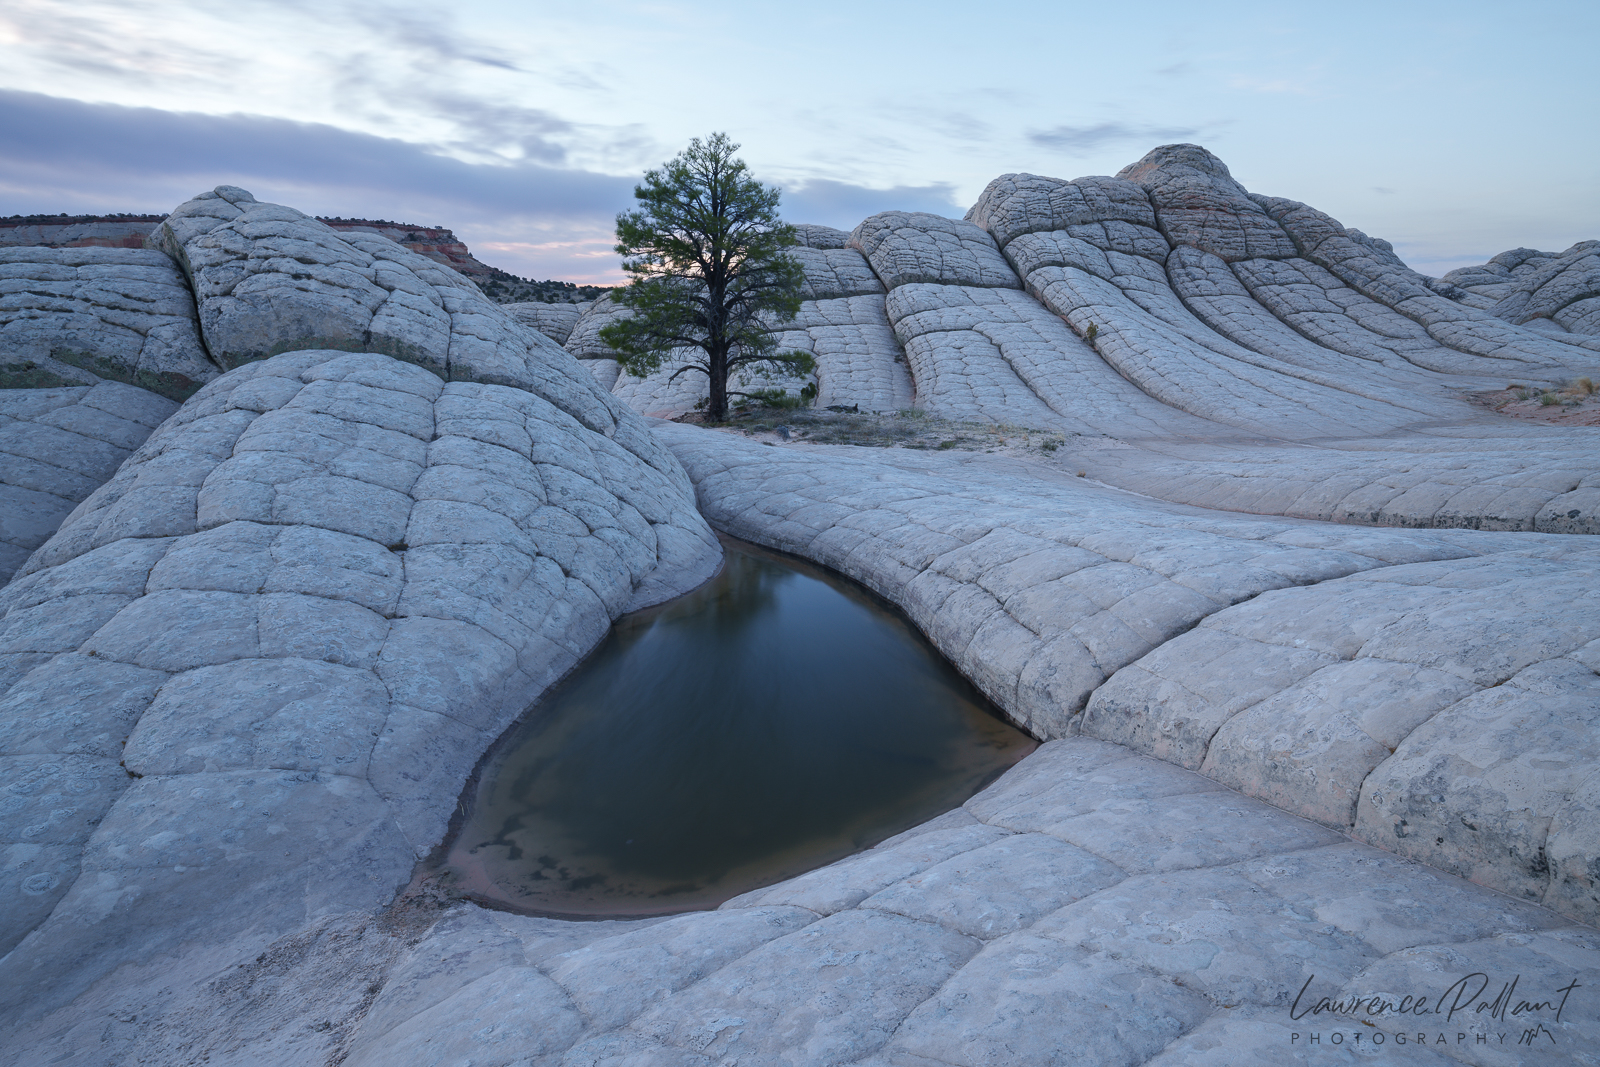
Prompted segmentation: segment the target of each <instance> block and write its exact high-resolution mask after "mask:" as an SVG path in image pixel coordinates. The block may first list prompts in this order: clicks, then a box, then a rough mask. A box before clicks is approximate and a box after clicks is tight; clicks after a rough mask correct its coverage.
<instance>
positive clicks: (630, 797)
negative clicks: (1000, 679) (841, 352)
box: [441, 539, 1035, 918]
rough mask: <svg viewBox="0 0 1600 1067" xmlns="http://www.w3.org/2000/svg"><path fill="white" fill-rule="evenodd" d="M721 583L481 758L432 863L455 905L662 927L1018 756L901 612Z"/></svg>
mask: <svg viewBox="0 0 1600 1067" xmlns="http://www.w3.org/2000/svg"><path fill="white" fill-rule="evenodd" d="M723 548H724V550H725V551H726V553H727V561H726V564H725V565H724V567H723V570H722V573H721V574H720V575H719V576H718V577H717V578H715V579H713V580H712V581H710V582H708V583H706V584H705V585H703V586H701V587H700V588H699V589H696V590H695V591H694V592H692V593H689V594H687V595H686V596H682V597H679V598H678V599H676V600H672V601H670V602H668V603H666V604H663V605H661V606H659V607H656V608H651V609H648V610H646V611H641V612H636V613H634V614H632V615H628V616H625V617H623V618H622V619H619V620H618V621H617V624H616V626H615V628H614V629H613V630H612V632H611V634H610V636H608V637H607V638H606V639H605V640H604V641H603V642H602V643H601V645H600V646H599V647H598V648H597V649H596V650H595V652H594V653H593V654H592V655H591V656H590V657H589V658H588V659H586V660H585V661H584V662H583V663H582V664H580V665H579V667H578V668H577V669H576V670H575V671H574V672H573V673H572V674H571V675H569V676H568V677H567V678H566V679H565V680H564V681H563V682H562V683H561V684H560V685H558V686H556V687H554V688H552V689H551V690H550V691H549V692H548V693H547V694H546V695H545V696H544V698H543V699H541V700H540V701H539V703H538V704H536V705H534V707H533V708H531V709H530V710H529V713H528V715H527V716H526V717H525V718H524V720H523V721H522V722H520V723H519V724H518V725H516V726H513V727H512V728H511V729H510V730H509V731H507V733H506V735H505V736H504V737H503V738H501V740H500V741H499V742H498V743H497V744H496V745H495V747H494V748H493V749H492V750H491V751H490V753H489V754H488V755H487V756H486V757H485V760H484V762H483V764H482V765H481V766H480V769H479V772H478V774H477V775H476V776H475V778H474V780H473V781H472V782H470V783H469V784H468V786H467V790H466V793H465V794H464V796H463V798H462V802H463V803H462V810H463V811H464V813H465V814H464V816H462V817H461V819H460V822H459V825H458V827H457V828H456V830H455V832H454V834H453V836H452V838H451V840H450V842H449V843H448V844H447V848H446V852H445V855H444V859H443V870H442V872H441V874H442V875H443V879H444V881H445V882H446V884H448V885H449V886H450V887H451V888H452V889H453V890H454V891H455V892H456V893H458V894H461V895H464V896H468V897H472V898H475V899H478V900H481V901H484V902H486V903H492V904H498V905H500V906H503V907H510V908H514V909H516V910H518V911H523V912H531V913H535V914H542V915H559V916H566V917H586V918H600V917H606V918H615V917H620V916H646V915H664V914H670V913H673V912H679V911H688V910H692V909H697V908H710V907H715V906H716V905H717V904H720V903H721V902H722V901H724V900H727V899H728V898H729V897H732V896H736V895H737V894H739V893H743V892H746V891H748V890H751V889H756V888H759V887H761V886H764V885H770V884H771V883H773V882H777V881H780V880H782V879H784V878H787V877H790V876H792V875H795V874H799V873H801V872H803V871H807V870H810V869H812V868H814V867H819V866H822V865H823V864H826V863H830V862H832V861H833V860H836V859H839V858H841V857H843V856H847V855H849V854H850V853H852V852H856V851H859V850H860V849H863V848H867V847H870V846H871V845H873V844H876V843H877V842H879V841H881V840H883V839H884V838H886V837H890V836H892V835H894V834H896V833H899V832H900V831H902V830H905V829H909V828H910V827H912V826H915V825H917V824H918V823H920V822H923V821H924V820H926V819H929V818H931V817H933V816H935V815H938V814H940V813H942V812H945V811H948V810H950V809H951V808H953V807H956V806H958V805H960V804H961V803H962V802H963V801H965V800H966V799H967V798H968V797H970V796H971V795H972V794H973V793H975V792H977V791H978V790H979V789H981V788H982V787H983V786H984V785H986V784H988V783H989V782H990V781H992V780H993V779H995V778H996V777H998V776H999V775H1000V774H1001V773H1002V772H1003V771H1005V770H1006V769H1007V768H1008V767H1010V766H1011V765H1012V764H1013V763H1015V762H1016V761H1017V760H1019V759H1021V758H1022V757H1023V756H1025V755H1027V754H1028V753H1029V752H1031V751H1032V750H1033V748H1034V747H1035V742H1034V741H1033V740H1032V739H1030V738H1029V737H1028V736H1027V735H1026V734H1023V733H1021V732H1020V731H1018V730H1016V729H1015V728H1013V727H1011V726H1010V725H1008V724H1006V723H1005V722H1003V721H1001V719H1000V718H999V717H998V716H997V715H996V713H995V711H994V709H993V708H992V706H991V705H990V704H989V702H988V701H987V700H986V699H985V698H984V697H983V696H982V694H980V693H979V692H978V691H977V690H975V689H974V688H973V687H972V686H971V685H970V684H969V683H968V682H967V681H966V680H965V679H964V678H962V677H961V675H960V674H958V673H957V672H956V671H955V670H954V668H952V667H951V666H950V664H949V663H947V662H946V661H945V660H944V659H943V658H941V657H940V656H939V654H938V653H937V652H936V651H934V649H933V647H932V646H931V645H929V644H928V642H927V641H926V640H925V639H924V638H923V637H922V635H921V634H919V633H918V632H917V631H916V630H915V629H914V628H913V627H912V626H911V625H910V624H909V623H908V622H907V621H906V620H905V618H904V617H903V616H901V615H900V614H899V612H897V611H896V610H895V609H894V608H892V607H890V606H889V605H887V604H886V603H885V602H884V601H882V600H880V599H879V598H878V597H876V596H874V595H873V594H871V593H870V592H868V591H866V590H865V589H863V588H862V587H861V586H858V585H856V584H855V583H854V582H851V581H850V580H849V579H846V578H842V577H840V576H839V575H837V574H834V573H833V572H831V571H828V570H825V569H823V568H821V567H817V566H814V565H812V564H809V563H806V562H804V561H802V560H798V559H795V558H793V557H790V556H785V555H781V554H779V553H775V552H769V551H767V550H766V549H763V548H759V547H757V546H755V545H751V544H747V543H745V542H740V541H734V540H732V539H724V541H723Z"/></svg>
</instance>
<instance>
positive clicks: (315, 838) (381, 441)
mask: <svg viewBox="0 0 1600 1067" xmlns="http://www.w3.org/2000/svg"><path fill="white" fill-rule="evenodd" d="M580 373H581V372H580ZM629 421H634V420H633V417H632V416H629ZM619 436H621V435H619ZM663 455H665V453H663ZM666 459H667V462H665V463H663V464H662V465H661V466H660V467H657V466H652V465H651V464H649V463H647V462H644V461H643V460H641V459H640V457H639V456H638V455H637V454H635V453H634V452H632V451H629V450H628V449H627V448H625V447H623V445H622V444H620V443H619V442H618V441H617V440H613V439H612V438H610V437H607V436H605V435H603V434H599V433H596V432H594V431H592V430H591V429H589V428H588V427H586V426H585V425H583V424H582V423H581V422H579V421H578V420H577V419H575V418H573V417H572V416H571V415H569V414H567V413H566V412H564V411H562V410H561V409H560V408H558V407H556V406H555V405H553V404H551V403H550V402H548V401H546V400H544V399H543V398H541V397H540V396H538V395H537V394H535V393H533V392H531V391H529V390H525V389H515V388H510V387H507V386H503V385H494V384H488V383H477V382H443V381H441V380H440V379H439V378H438V377H437V376H436V375H434V374H432V373H429V372H428V371H426V370H424V369H422V368H420V367H417V366H413V365H410V364H406V363H403V362H399V361H396V360H394V359H392V358H390V357H388V356H385V355H380V354H372V353H360V354H349V353H344V352H337V351H305V352H294V353H286V354H283V355H278V356H275V357H272V358H269V359H267V360H264V361H256V362H251V363H248V364H246V365H244V366H242V367H239V368H237V369H235V370H233V371H231V372H229V373H227V374H225V375H223V376H222V377H221V378H219V379H217V380H216V381H215V382H213V383H211V384H210V385H208V386H207V387H205V388H203V389H202V390H201V391H200V392H199V393H197V394H196V395H195V396H194V397H193V398H192V399H190V400H189V401H188V402H187V403H186V404H185V405H184V406H183V407H182V408H181V409H180V410H179V411H178V412H177V413H176V414H175V415H173V416H172V417H171V418H169V419H167V420H166V421H165V422H164V423H162V425H161V427H160V428H159V429H158V430H157V431H156V432H155V433H153V434H152V435H151V436H150V437H149V439H148V440H146V441H145V442H144V444H143V445H142V446H140V447H139V448H138V450H137V451H135V452H134V454H133V455H132V456H131V457H130V458H129V459H128V460H127V461H126V462H125V463H124V464H123V465H122V468H121V469H120V470H119V471H118V472H117V474H116V475H115V476H114V477H113V478H111V480H110V481H108V482H107V483H106V484H105V485H103V486H101V487H100V488H99V489H98V490H97V491H96V492H95V493H93V494H92V495H91V496H90V497H89V498H88V499H87V500H86V501H85V502H84V503H83V504H82V505H80V507H79V508H78V509H77V510H76V511H75V512H74V513H73V514H72V516H71V517H70V518H69V519H68V520H67V521H66V522H65V523H64V524H63V525H62V527H61V529H60V530H59V531H58V532H57V533H56V534H55V536H54V537H53V538H52V539H51V540H50V541H49V542H47V543H46V544H45V545H44V546H43V547H42V548H40V549H39V550H38V551H37V552H36V553H35V554H34V555H33V557H32V558H31V560H30V561H29V563H28V564H27V566H26V567H25V568H24V572H25V573H24V574H23V575H21V576H19V577H18V578H17V579H16V580H15V581H13V582H12V583H11V584H10V585H9V586H7V587H6V588H5V589H4V590H3V591H0V686H3V694H0V764H3V767H4V773H3V777H4V779H5V780H6V781H7V782H9V783H10V796H11V798H12V799H11V800H9V801H8V802H7V806H6V807H5V808H4V809H3V814H0V827H3V829H0V832H3V833H4V835H5V838H4V841H5V844H4V846H3V847H4V849H5V851H6V858H7V862H6V865H5V873H6V878H5V882H4V884H3V886H0V892H3V893H4V903H3V905H0V917H3V919H0V922H3V926H4V929H3V940H0V951H4V950H9V949H11V948H12V947H13V946H15V945H17V944H18V943H19V940H20V939H22V938H23V937H24V935H27V939H26V941H22V942H21V943H22V946H23V947H22V948H21V949H19V950H17V951H14V952H12V953H11V954H10V955H9V956H6V957H5V958H4V960H3V961H0V986H3V987H4V988H6V989H7V990H8V991H17V992H16V993H15V995H13V994H12V993H10V992H8V995H7V997H6V999H7V1001H8V1002H9V1003H10V1010H9V1012H8V1013H9V1014H11V1015H12V1018H13V1020H15V1019H16V1017H17V1016H18V1014H21V1015H24V1016H25V1015H26V1014H27V1013H28V1011H30V1010H38V1009H41V1008H44V1007H51V1006H55V1005H59V1004H61V1003H64V1002H67V1001H70V1000H72V999H73V998H74V997H76V996H78V995H79V994H81V993H82V992H83V991H84V990H86V989H88V988H90V987H91V986H92V985H93V984H94V983H95V982H96V981H98V980H99V979H101V978H103V977H105V976H106V975H108V974H110V973H111V972H113V971H115V970H116V969H117V968H119V967H123V966H125V965H138V964H140V963H141V961H146V960H148V959H150V958H151V954H152V953H158V954H159V953H168V952H178V956H179V957H182V952H181V951H179V948H178V947H179V946H183V945H190V946H191V948H190V949H189V950H185V951H191V950H192V951H193V952H199V953H201V954H202V957H204V953H205V952H219V951H220V952H223V953H225V954H226V953H229V952H247V951H254V949H253V948H252V947H251V946H253V945H257V944H259V943H260V942H261V939H263V938H265V939H268V940H270V939H271V938H273V937H276V936H279V935H281V934H283V933H285V932H286V931H289V930H292V929H295V928H297V927H298V926H299V925H301V924H303V923H305V922H307V921H308V920H311V919H314V918H316V917H317V916H319V915H321V914H324V913H328V912H339V911H348V910H350V909H357V910H365V911H371V910H373V909H376V908H378V907H380V906H382V905H383V904H385V903H387V902H388V901H389V900H390V899H391V898H392V897H393V895H394V893H395V891H396V890H397V888H399V887H401V886H403V885H404V884H405V883H406V882H407V880H408V879H409V878H410V877H411V869H412V866H413V864H414V863H415V862H416V860H417V859H418V858H419V857H420V856H423V855H426V854H427V852H428V851H429V849H431V848H432V847H433V846H434V845H436V844H437V843H438V842H439V840H440V839H441V837H442V835H443V834H444V831H445V826H446V822H447V820H448V819H449V816H450V812H451V810H452V808H453V805H454V801H455V798H456V797H457V795H458V794H459V791H460V789H461V786H462V783H463V781H464V780H465V778H466V776H467V774H468V773H469V772H470V770H471V769H472V766H473V765H474V763H475V762H476V761H477V760H478V758H479V756H480V755H481V753H482V752H483V751H484V749H485V748H486V746H487V745H488V743H489V742H490V741H492V740H493V739H494V738H495V737H496V736H498V735H499V733H500V732H501V731H503V730H504V729H505V727H506V726H507V725H508V724H509V723H510V722H511V721H512V720H513V719H515V718H516V717H517V716H518V715H520V714H522V713H523V711H524V710H525V709H526V708H527V707H528V706H529V704H530V703H531V702H532V701H533V700H534V698H536V697H537V696H538V695H539V694H540V692H542V691H543V690H544V688H545V687H547V686H548V685H549V684H551V683H552V682H553V681H555V680H556V679H557V678H559V677H560V676H561V675H562V674H563V673H565V672H566V671H567V670H568V669H569V668H570V667H571V666H572V665H573V664H575V663H576V662H577V660H578V659H579V658H581V657H582V656H583V655H584V654H585V653H586V652H587V651H588V650H589V649H590V648H591V647H592V646H593V645H594V644H595V643H596V642H597V641H598V640H599V639H600V638H601V637H602V636H603V635H604V633H605V632H606V630H607V628H608V627H609V625H610V623H611V620H612V619H613V618H614V617H616V616H617V615H618V614H620V613H622V612H623V611H626V610H631V609H633V608H637V607H640V606H643V605H646V604H650V603H655V602H658V601H660V600H663V599H666V598H667V597H670V596H674V595H677V594H678V593H680V592H682V591H684V590H686V589H687V588H690V587H692V586H694V585H696V584H699V582H701V581H703V580H704V579H705V578H707V577H709V576H710V574H711V573H713V572H714V571H715V569H716V567H717V566H718V564H719V561H720V558H721V552H720V548H719V547H718V545H717V543H716V541H715V539H714V537H713V536H712V534H711V532H710V530H709V529H708V527H707V526H706V525H705V522H704V520H702V519H701V518H700V516H699V514H698V513H697V512H696V511H695V509H694V506H693V500H692V496H691V494H690V490H689V486H688V483H687V481H686V480H685V478H684V475H683V472H682V469H681V468H680V467H679V466H678V465H677V464H676V462H675V461H672V460H671V457H670V455H667V456H666ZM176 901H181V902H182V904H181V906H180V907H178V908H177V909H176V910H174V908H173V905H172V903H170V902H176ZM30 931H32V932H31V933H30ZM194 946H202V947H194ZM207 946H208V947H207ZM219 946H222V947H219ZM163 958H167V957H163ZM24 1001H26V1004H27V1005H31V1008H25V1007H24Z"/></svg>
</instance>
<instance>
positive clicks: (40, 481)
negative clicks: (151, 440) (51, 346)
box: [0, 382, 178, 585]
mask: <svg viewBox="0 0 1600 1067" xmlns="http://www.w3.org/2000/svg"><path fill="white" fill-rule="evenodd" d="M177 409H178V405H177V404H176V403H174V402H173V401H171V400H168V399H166V398H165V397H160V396H156V395H155V394H154V393H150V392H147V391H146V390H143V389H135V388H133V387H132V386H129V385H123V384H121V383H119V382H101V383H100V384H99V385H95V386H87V385H83V386H75V387H73V388H70V389H7V390H0V585H4V584H5V582H7V581H9V580H10V579H11V575H12V574H13V573H14V572H15V571H16V569H17V568H18V567H20V566H22V564H23V562H24V561H25V560H27V558H28V556H29V555H30V554H31V553H32V552H33V550H34V549H36V548H38V547H39V546H40V545H42V544H44V543H45V541H46V540H47V539H48V538H49V537H50V535H51V534H53V533H55V532H56V528H57V527H59V526H60V525H61V520H63V519H65V518H66V517H67V515H68V514H70V513H71V511H72V509H73V508H74V507H76V506H77V505H78V504H79V503H81V502H82V501H83V500H84V499H85V498H86V497H88V496H89V494H90V493H93V492H94V491H95V490H96V489H98V488H100V486H102V485H104V484H105V482H106V481H107V479H109V478H110V477H111V476H112V475H113V474H115V473H116V472H117V468H118V467H120V466H121V465H122V461H123V460H125V459H127V458H128V457H129V456H130V455H132V454H133V451H134V449H136V448H138V447H139V446H140V445H141V444H143V443H144V441H145V438H147V437H149V436H150V431H152V430H154V429H155V428H156V427H157V426H159V425H160V424H161V423H162V421H163V420H165V419H166V418H167V417H168V416H169V415H171V414H172V413H173V412H174V411H176V410H177Z"/></svg>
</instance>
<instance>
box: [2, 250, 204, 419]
mask: <svg viewBox="0 0 1600 1067" xmlns="http://www.w3.org/2000/svg"><path fill="white" fill-rule="evenodd" d="M217 373H218V371H217V367H216V365H215V364H214V363H212V361H211V360H210V359H209V358H207V354H206V350H205V349H204V348H203V347H202V346H201V342H200V335H199V332H198V331H197V330H196V329H195V321H194V300H193V298H192V297H191V296H190V295H189V287H188V286H187V285H186V284H185V283H184V279H183V276H182V275H181V274H179V273H178V271H177V270H176V269H175V268H174V266H173V263H172V260H170V259H168V258H167V257H166V256H164V255H162V254H161V253H160V252H156V251H152V250H146V249H131V248H92V247H91V248H28V247H18V248H0V388H4V389H38V388H47V387H51V386H73V385H93V384H95V383H96V382H99V381H116V382H126V383H128V384H129V385H136V386H138V387H140V388H141V389H146V390H149V391H151V392H154V393H158V394H160V395H162V396H166V397H171V398H172V399H174V400H184V399H186V398H188V397H189V396H190V395H191V394H192V393H194V391H195V390H196V389H198V388H200V386H201V385H203V384H205V383H206V382H208V381H210V380H211V379H212V378H215V377H216V376H217Z"/></svg>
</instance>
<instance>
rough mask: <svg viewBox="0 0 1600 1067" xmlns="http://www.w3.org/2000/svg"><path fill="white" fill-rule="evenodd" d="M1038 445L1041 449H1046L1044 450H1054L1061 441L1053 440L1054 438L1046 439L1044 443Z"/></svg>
mask: <svg viewBox="0 0 1600 1067" xmlns="http://www.w3.org/2000/svg"><path fill="white" fill-rule="evenodd" d="M1039 447H1040V448H1041V449H1043V450H1044V451H1046V452H1054V451H1055V450H1056V449H1058V448H1060V447H1061V442H1060V441H1054V440H1052V441H1046V442H1045V443H1044V444H1042V445H1040V446H1039Z"/></svg>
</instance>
